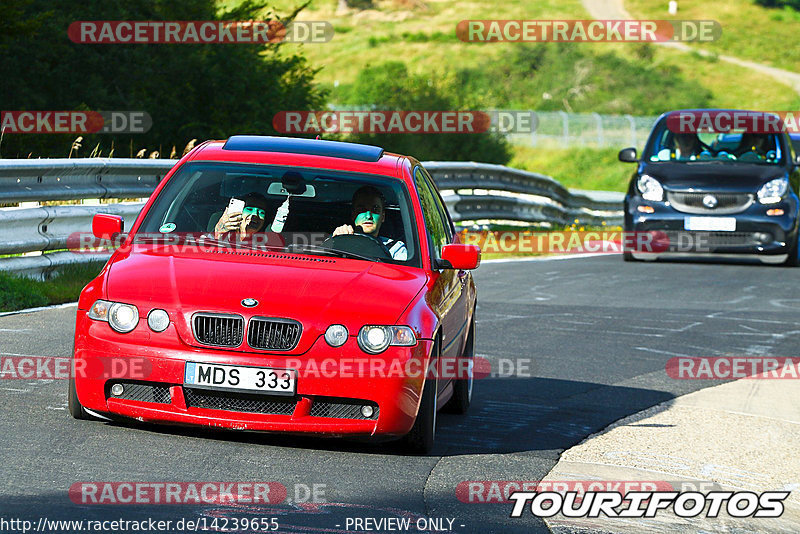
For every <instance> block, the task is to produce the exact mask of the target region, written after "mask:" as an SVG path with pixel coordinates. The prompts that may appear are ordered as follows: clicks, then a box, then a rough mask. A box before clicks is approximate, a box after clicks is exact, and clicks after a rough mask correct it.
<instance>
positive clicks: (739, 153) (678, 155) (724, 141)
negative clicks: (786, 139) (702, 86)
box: [644, 121, 783, 165]
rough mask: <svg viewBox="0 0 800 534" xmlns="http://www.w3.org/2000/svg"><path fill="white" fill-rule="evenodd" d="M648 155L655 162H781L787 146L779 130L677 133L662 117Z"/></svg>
mask: <svg viewBox="0 0 800 534" xmlns="http://www.w3.org/2000/svg"><path fill="white" fill-rule="evenodd" d="M644 159H645V161H648V162H651V163H658V162H702V161H713V162H722V163H736V162H746V163H758V164H763V165H779V164H780V163H781V161H782V160H783V150H782V147H781V143H780V137H779V136H778V135H777V134H765V133H749V132H744V131H725V132H722V131H720V132H715V131H703V132H699V133H694V132H687V133H677V132H673V131H671V130H670V129H669V128H668V127H667V122H666V121H662V122H661V124H659V125H657V126H656V127H655V129H654V132H653V135H652V137H651V141H650V143H649V144H648V146H647V148H646V149H645V154H644Z"/></svg>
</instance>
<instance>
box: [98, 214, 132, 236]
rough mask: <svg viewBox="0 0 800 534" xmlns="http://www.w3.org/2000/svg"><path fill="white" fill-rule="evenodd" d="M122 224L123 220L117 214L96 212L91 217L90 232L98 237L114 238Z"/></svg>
mask: <svg viewBox="0 0 800 534" xmlns="http://www.w3.org/2000/svg"><path fill="white" fill-rule="evenodd" d="M124 226H125V221H124V220H123V219H122V217H120V216H119V215H109V214H107V213H98V214H96V215H95V216H94V217H92V233H93V234H94V236H95V237H96V238H98V239H109V240H111V239H114V238H116V237H117V235H119V234H121V233H122V229H123V227H124Z"/></svg>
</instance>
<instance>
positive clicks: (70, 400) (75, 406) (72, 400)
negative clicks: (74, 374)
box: [67, 378, 94, 421]
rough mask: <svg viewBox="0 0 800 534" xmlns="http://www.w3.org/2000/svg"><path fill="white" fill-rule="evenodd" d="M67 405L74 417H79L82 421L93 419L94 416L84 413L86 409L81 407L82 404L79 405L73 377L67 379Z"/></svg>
mask: <svg viewBox="0 0 800 534" xmlns="http://www.w3.org/2000/svg"><path fill="white" fill-rule="evenodd" d="M67 406H68V409H69V414H70V415H71V416H72V417H74V418H75V419H80V420H83V421H91V420H94V417H92V416H91V415H89V414H88V413H86V410H85V409H84V408H83V406H81V403H80V401H79V400H78V392H77V390H76V389H75V378H70V379H69V393H68V394H67Z"/></svg>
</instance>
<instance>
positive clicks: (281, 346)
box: [247, 317, 303, 350]
mask: <svg viewBox="0 0 800 534" xmlns="http://www.w3.org/2000/svg"><path fill="white" fill-rule="evenodd" d="M302 330H303V327H302V326H301V325H300V323H298V322H297V321H293V320H291V319H278V318H269V317H253V318H252V319H250V325H249V326H248V329H247V344H248V345H250V346H251V347H253V348H254V349H264V350H292V349H293V348H295V347H296V346H297V342H298V341H300V332H302Z"/></svg>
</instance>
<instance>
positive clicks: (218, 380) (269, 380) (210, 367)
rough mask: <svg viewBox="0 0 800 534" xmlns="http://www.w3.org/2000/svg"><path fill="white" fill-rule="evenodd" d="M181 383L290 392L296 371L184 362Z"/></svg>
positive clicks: (204, 387) (292, 393)
mask: <svg viewBox="0 0 800 534" xmlns="http://www.w3.org/2000/svg"><path fill="white" fill-rule="evenodd" d="M183 383H184V385H187V386H192V387H195V388H201V389H220V390H233V391H257V392H260V393H271V394H273V395H294V394H295V391H296V390H297V373H296V372H295V371H294V370H293V369H271V368H269V367H244V366H239V365H219V364H210V363H197V362H186V368H185V370H184V377H183Z"/></svg>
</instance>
